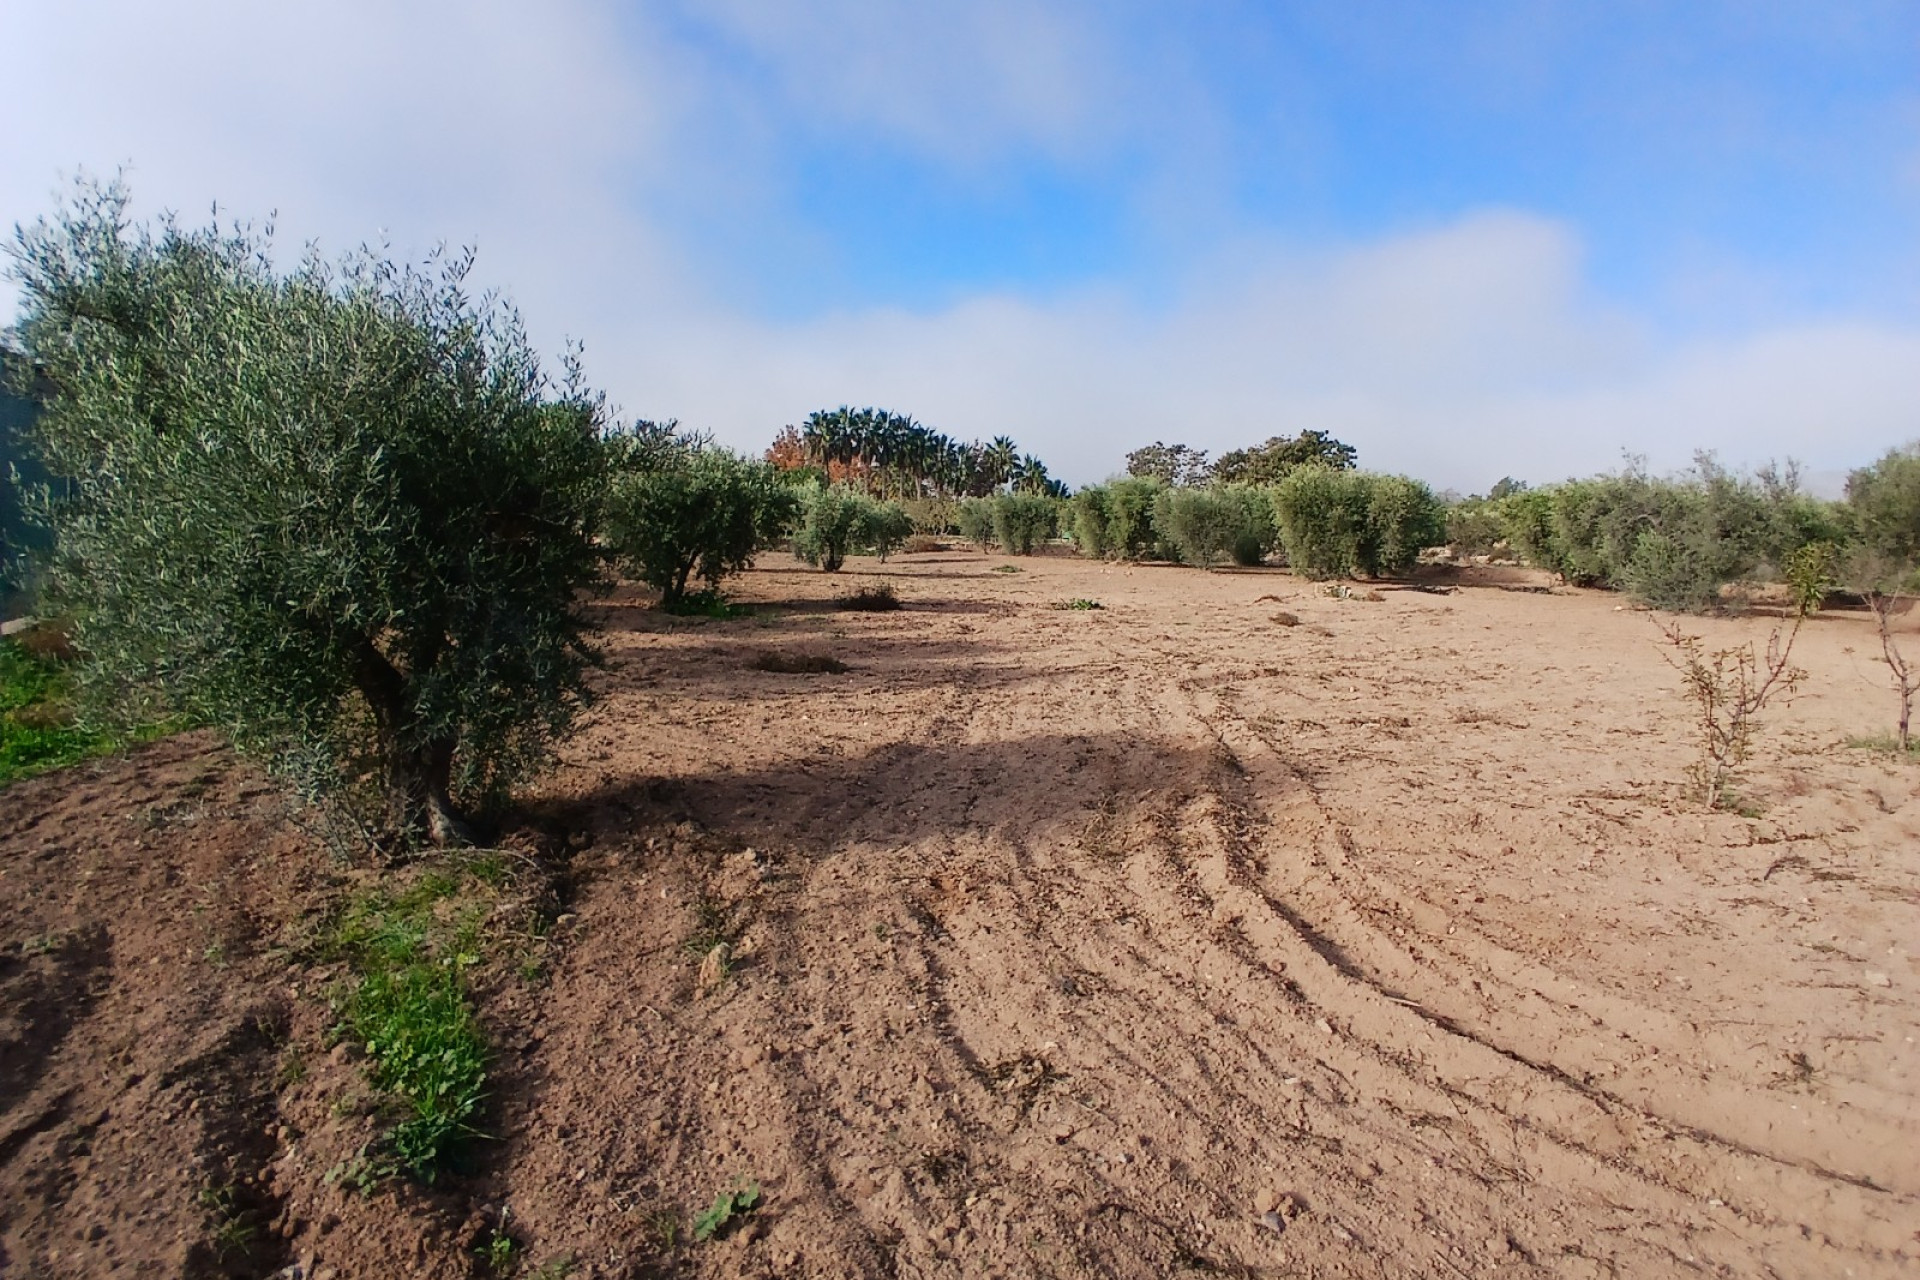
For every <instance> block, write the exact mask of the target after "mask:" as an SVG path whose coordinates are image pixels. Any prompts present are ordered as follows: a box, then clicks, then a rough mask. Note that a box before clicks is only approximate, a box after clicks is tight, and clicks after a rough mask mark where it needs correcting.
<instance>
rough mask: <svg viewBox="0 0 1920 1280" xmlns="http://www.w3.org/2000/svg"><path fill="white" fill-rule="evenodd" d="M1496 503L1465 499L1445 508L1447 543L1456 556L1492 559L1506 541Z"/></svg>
mask: <svg viewBox="0 0 1920 1280" xmlns="http://www.w3.org/2000/svg"><path fill="white" fill-rule="evenodd" d="M1506 537H1507V531H1506V522H1505V520H1503V519H1502V515H1501V507H1500V504H1499V503H1498V502H1493V501H1489V500H1488V499H1486V498H1467V499H1465V500H1463V501H1460V502H1455V503H1452V504H1450V505H1449V506H1448V507H1447V514H1446V544H1447V548H1448V550H1450V551H1452V552H1453V554H1454V555H1456V556H1491V555H1493V554H1494V553H1495V552H1496V551H1497V550H1498V549H1499V547H1500V544H1501V543H1502V542H1503V541H1505V540H1506Z"/></svg>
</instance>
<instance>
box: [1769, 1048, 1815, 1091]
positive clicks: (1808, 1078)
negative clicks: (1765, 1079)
mask: <svg viewBox="0 0 1920 1280" xmlns="http://www.w3.org/2000/svg"><path fill="white" fill-rule="evenodd" d="M1814 1071H1815V1068H1814V1065H1813V1060H1812V1059H1811V1058H1809V1057H1807V1055H1806V1052H1805V1051H1804V1050H1802V1051H1800V1052H1797V1053H1790V1054H1788V1055H1787V1069H1786V1070H1785V1071H1782V1072H1780V1073H1779V1074H1778V1075H1776V1076H1774V1082H1775V1083H1776V1084H1782V1085H1786V1086H1788V1087H1790V1088H1796V1087H1801V1086H1805V1085H1810V1084H1812V1083H1813V1077H1814Z"/></svg>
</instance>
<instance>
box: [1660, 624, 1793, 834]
mask: <svg viewBox="0 0 1920 1280" xmlns="http://www.w3.org/2000/svg"><path fill="white" fill-rule="evenodd" d="M1655 625H1658V624H1657V623H1656V624H1655ZM1799 634H1800V620H1799V619H1795V620H1794V624H1793V629H1792V630H1790V631H1788V632H1787V636H1786V642H1785V643H1784V644H1783V643H1781V639H1780V630H1779V628H1777V627H1776V628H1775V629H1774V630H1773V633H1772V634H1771V635H1769V636H1768V637H1767V649H1766V653H1765V655H1764V656H1761V655H1757V654H1756V653H1755V652H1754V649H1753V646H1752V645H1741V646H1739V647H1737V648H1732V649H1716V650H1715V651H1714V652H1712V653H1707V652H1705V651H1704V650H1703V649H1702V648H1701V645H1700V637H1699V636H1696V635H1689V634H1687V633H1686V632H1684V631H1682V630H1681V629H1680V624H1679V623H1677V622H1674V623H1670V624H1668V625H1667V626H1665V627H1663V628H1661V631H1660V636H1661V639H1662V640H1663V641H1665V643H1666V644H1667V645H1669V646H1670V647H1671V648H1672V649H1673V653H1671V654H1662V655H1661V656H1662V657H1663V658H1665V659H1666V662H1667V665H1668V666H1670V667H1672V668H1673V669H1674V670H1675V671H1678V672H1679V673H1680V675H1681V679H1682V682H1683V685H1684V691H1685V697H1686V699H1687V701H1689V702H1690V703H1692V704H1693V709H1694V714H1695V716H1696V723H1697V725H1698V727H1699V734H1700V759H1699V760H1698V762H1696V763H1695V764H1694V765H1693V766H1692V768H1690V769H1689V770H1688V775H1689V776H1690V777H1691V779H1692V780H1693V783H1694V785H1695V787H1696V788H1697V790H1698V793H1699V796H1700V799H1701V801H1702V802H1703V803H1704V804H1705V805H1706V806H1707V807H1708V808H1710V809H1719V808H1724V807H1727V805H1728V803H1729V801H1730V797H1729V795H1728V793H1727V784H1728V782H1729V781H1730V780H1731V778H1732V776H1733V773H1734V771H1735V770H1737V769H1738V768H1739V767H1740V765H1741V764H1742V763H1744V762H1745V761H1746V759H1747V756H1748V755H1749V754H1750V753H1751V751H1752V749H1753V733H1754V729H1755V727H1756V726H1755V717H1757V716H1758V715H1759V713H1760V712H1761V711H1762V710H1763V709H1764V708H1765V707H1766V706H1767V704H1768V703H1769V702H1771V701H1772V700H1773V699H1774V698H1775V697H1777V696H1783V695H1788V694H1791V693H1792V692H1793V690H1794V688H1795V687H1796V686H1798V685H1799V683H1800V681H1802V680H1803V679H1805V678H1806V674H1807V673H1806V672H1804V671H1802V670H1801V669H1800V668H1798V667H1795V666H1793V665H1791V664H1790V662H1789V659H1790V658H1791V656H1792V654H1793V642H1794V639H1795V638H1796V637H1797V636H1798V635H1799Z"/></svg>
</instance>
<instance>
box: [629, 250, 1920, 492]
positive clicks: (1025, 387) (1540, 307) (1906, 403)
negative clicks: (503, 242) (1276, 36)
mask: <svg viewBox="0 0 1920 1280" xmlns="http://www.w3.org/2000/svg"><path fill="white" fill-rule="evenodd" d="M1233 260H1234V261H1235V262H1236V263H1238V266H1239V270H1238V272H1237V273H1234V275H1233V276H1232V277H1231V278H1230V277H1229V275H1228V273H1227V272H1226V271H1225V270H1224V269H1223V268H1221V267H1219V266H1217V265H1216V268H1215V269H1214V270H1213V271H1211V272H1209V273H1207V275H1206V276H1205V277H1203V279H1202V280H1201V282H1200V283H1199V284H1198V285H1196V287H1195V288H1193V289H1192V290H1191V291H1190V292H1189V293H1188V294H1187V295H1186V296H1185V297H1184V298H1183V299H1182V300H1181V301H1180V302H1178V303H1176V304H1175V305H1173V306H1171V307H1169V308H1166V309H1160V310H1156V309H1152V308H1148V307H1145V306H1142V305H1140V304H1138V303H1137V302H1135V301H1133V300H1131V299H1129V298H1128V297H1127V296H1126V295H1124V294H1123V293H1120V292H1118V291H1114V290H1110V289H1108V290H1089V291H1086V292H1083V293H1080V294H1077V295H1074V296H1071V297H1067V298H1064V299H1059V300H1054V301H1033V300H1027V299H1021V298H1017V297H1011V296H995V297H982V298H976V299H972V300H969V301H967V302H964V303H961V304H959V305H956V306H954V307H951V308H948V309H944V310H940V311H936V312H930V313H925V314H911V313H904V312H900V311H893V310H871V311H858V312H849V313H845V314H840V315H835V316H829V317H825V318H821V319H817V320H812V321H808V322H803V323H796V324H790V325H768V324H764V323H759V322H755V321H752V320H748V319H744V318H740V317H728V316H721V315H709V316H707V317H706V318H705V319H703V320H701V321H698V322H690V323H687V324H684V325H679V326H675V327H673V328H671V329H663V330H649V331H645V332H644V333H642V332H638V331H634V332H632V334H631V336H630V337H628V338H627V339H625V340H624V341H621V342H617V343H616V345H621V346H624V347H626V348H628V349H632V350H634V351H636V352H644V353H645V354H644V355H643V356H642V357H641V363H640V364H639V365H638V366H636V367H635V368H634V369H633V371H632V372H633V376H634V378H635V383H634V389H633V391H631V392H630V393H629V403H631V404H633V405H634V406H635V407H636V408H644V409H647V410H649V411H652V412H658V413H660V414H662V415H665V414H670V413H677V414H679V415H680V416H682V417H683V418H688V419H694V420H697V421H699V422H700V423H701V424H703V425H706V426H710V427H713V428H715V429H717V430H718V431H719V432H720V434H721V436H722V437H723V438H724V439H726V440H728V441H730V442H733V443H736V444H738V445H740V446H743V447H756V446H759V445H760V444H762V443H763V442H764V441H765V440H766V439H767V438H768V437H769V436H770V435H771V433H772V430H773V429H774V428H775V427H777V426H778V425H779V424H780V423H783V422H787V421H792V420H796V419H797V418H799V417H801V416H803V415H804V413H805V412H806V411H807V410H808V409H811V408H816V407H827V406H832V405H835V404H838V403H841V402H842V401H846V400H853V401H856V402H860V403H869V402H871V403H878V404H884V405H888V406H891V407H895V408H899V409H903V410H910V411H912V412H913V413H915V414H917V415H918V416H919V417H920V418H921V420H922V421H925V422H927V423H929V424H931V425H934V426H936V427H939V428H941V429H943V430H946V431H949V432H951V433H954V434H957V435H961V436H963V437H964V436H973V435H980V436H988V435H993V434H997V433H999V432H1003V431H1004V432H1008V433H1010V434H1012V435H1014V436H1015V437H1016V438H1017V439H1018V440H1020V441H1021V443H1022V444H1023V445H1024V446H1026V447H1028V448H1030V449H1032V450H1034V451H1036V452H1038V453H1039V454H1040V455H1041V456H1042V457H1044V458H1047V459H1049V460H1050V462H1051V463H1052V465H1053V466H1054V468H1055V470H1056V472H1058V473H1060V474H1062V475H1063V476H1065V477H1066V478H1068V479H1069V480H1071V481H1073V482H1075V483H1085V482H1088V481H1091V480H1095V479H1098V478H1100V477H1101V476H1102V475H1104V474H1107V473H1108V472H1111V471H1113V470H1116V469H1118V467H1119V466H1120V464H1121V459H1122V457H1123V455H1124V453H1125V451H1126V450H1127V449H1130V448H1133V447H1135V446H1137V445H1140V444H1144V443H1147V442H1148V441H1150V440H1154V439H1164V440H1169V441H1171V440H1180V441H1183V442H1185V443H1188V444H1192V445H1195V446H1197V447H1203V448H1209V449H1213V450H1215V451H1219V450H1223V449H1228V448H1233V447H1235V446H1238V445H1243V444H1248V443H1254V442H1258V441H1259V440H1262V439H1264V438H1265V437H1266V436H1268V435H1272V434H1281V433H1289V434H1290V433H1292V432H1295V431H1298V430H1301V429H1303V428H1307V427H1317V428H1322V429H1325V430H1329V431H1332V432H1333V433H1334V434H1335V435H1338V436H1340V437H1342V438H1343V439H1347V440H1350V441H1351V442H1353V443H1354V444H1356V445H1358V446H1359V447H1360V449H1361V456H1362V461H1363V462H1364V463H1366V464H1367V465H1371V466H1375V467H1381V468H1387V469H1393V470H1405V471H1409V472H1411V473H1413V474H1416V475H1420V476H1423V477H1425V478H1427V479H1429V480H1431V481H1433V482H1434V483H1436V484H1438V485H1442V486H1450V487H1456V488H1460V489H1462V490H1468V489H1484V488H1485V487H1486V486H1487V485H1489V484H1491V483H1492V482H1493V481H1494V480H1495V479H1498V478H1499V477H1500V476H1501V475H1503V474H1514V475H1519V476H1523V477H1527V478H1531V479H1535V480H1551V479H1557V478H1560V477H1563V476H1565V475H1569V474H1573V473H1576V472H1589V471H1594V470H1601V469H1607V468H1611V467H1613V466H1616V465H1617V464H1618V463H1619V462H1620V459H1621V455H1622V453H1623V451H1630V452H1633V453H1637V454H1644V455H1646V456H1647V457H1648V458H1649V459H1650V461H1651V462H1652V464H1653V465H1654V466H1656V467H1658V468H1673V467H1679V466H1683V465H1685V464H1686V463H1687V462H1688V461H1690V459H1691V457H1692V453H1693V451H1694V450H1695V449H1712V450H1715V451H1717V452H1719V453H1720V455H1721V456H1722V458H1723V460H1725V461H1727V462H1729V463H1732V464H1735V465H1740V464H1752V463H1758V462H1762V461H1764V460H1766V459H1768V458H1774V457H1781V458H1784V457H1786V456H1788V455H1792V456H1796V457H1799V458H1801V459H1803V460H1805V461H1807V462H1809V463H1810V464H1811V465H1813V466H1814V467H1816V468H1823V469H1833V468H1840V467H1846V466H1853V465H1858V464H1860V463H1862V462H1865V461H1867V460H1870V459H1871V458H1872V457H1874V456H1876V455H1877V454H1878V453H1879V452H1881V451H1882V450H1884V449H1885V448H1886V447H1888V446H1890V445H1892V444H1894V443H1897V442H1899V441H1901V440H1905V439H1907V438H1909V437H1911V436H1916V435H1920V372H1916V371H1920V333H1916V332H1912V331H1905V330H1898V329H1890V328H1876V327H1873V326H1870V325H1863V324H1847V323H1834V324H1824V325H1809V326H1802V327H1797V328H1783V329H1776V330H1770V331H1766V332H1762V333H1757V334H1753V335H1748V336H1745V337H1741V338H1735V339H1726V340H1720V341H1713V342H1706V341H1702V342H1696V343H1691V344H1685V345H1680V346H1673V345H1667V344H1663V343H1661V342H1659V341H1657V340H1656V338H1655V337H1654V336H1653V335H1652V334H1651V333H1649V332H1647V331H1646V330H1645V329H1644V328H1643V327H1641V326H1640V325H1638V324H1636V323H1634V322H1633V320H1632V319H1631V318H1630V317H1627V316H1625V315H1623V314H1621V313H1620V312H1619V311H1618V310H1617V309H1615V308H1611V307H1608V306H1604V305H1602V304H1600V303H1598V302H1596V301H1595V300H1593V299H1592V298H1590V297H1587V296H1586V295H1585V294H1584V292H1583V287H1582V280H1581V274H1580V251H1579V245H1578V241H1577V239H1576V237H1574V236H1573V235H1572V234H1571V233H1570V232H1569V231H1568V229H1566V228H1564V227H1562V226H1559V225H1557V224H1555V223H1552V222H1549V221H1546V220H1543V219H1538V218H1530V217H1526V216H1522V215H1518V214H1514V213H1510V212H1501V213H1492V214H1483V215H1478V216H1473V217H1468V218H1465V219H1462V220H1461V221H1459V222H1457V223H1455V224H1453V225H1451V226H1448V227H1445V228H1441V229H1438V230H1434V231H1428V232H1423V233H1419V234H1414V235H1407V236H1402V237H1397V238H1392V239H1387V240H1383V241H1380V242H1377V243H1373V244H1365V245H1358V246H1350V247H1347V248H1344V249H1339V250H1333V251H1328V252H1324V253H1319V254H1305V253H1299V252H1292V253H1282V252H1279V251H1276V250H1272V249H1268V250H1266V251H1264V252H1263V251H1261V250H1260V249H1258V248H1255V247H1250V246H1242V247H1241V249H1240V251H1239V252H1238V253H1237V254H1235V255H1233Z"/></svg>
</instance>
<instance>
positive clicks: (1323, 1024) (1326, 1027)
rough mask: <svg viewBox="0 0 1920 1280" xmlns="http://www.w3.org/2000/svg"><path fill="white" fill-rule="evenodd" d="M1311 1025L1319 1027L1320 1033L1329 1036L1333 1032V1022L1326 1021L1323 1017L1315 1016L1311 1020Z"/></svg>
mask: <svg viewBox="0 0 1920 1280" xmlns="http://www.w3.org/2000/svg"><path fill="white" fill-rule="evenodd" d="M1313 1025H1314V1026H1316V1027H1318V1028H1320V1032H1321V1034H1322V1035H1329V1036H1330V1035H1332V1034H1333V1024H1332V1023H1331V1022H1328V1021H1327V1020H1326V1019H1325V1018H1315V1019H1314V1021H1313Z"/></svg>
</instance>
